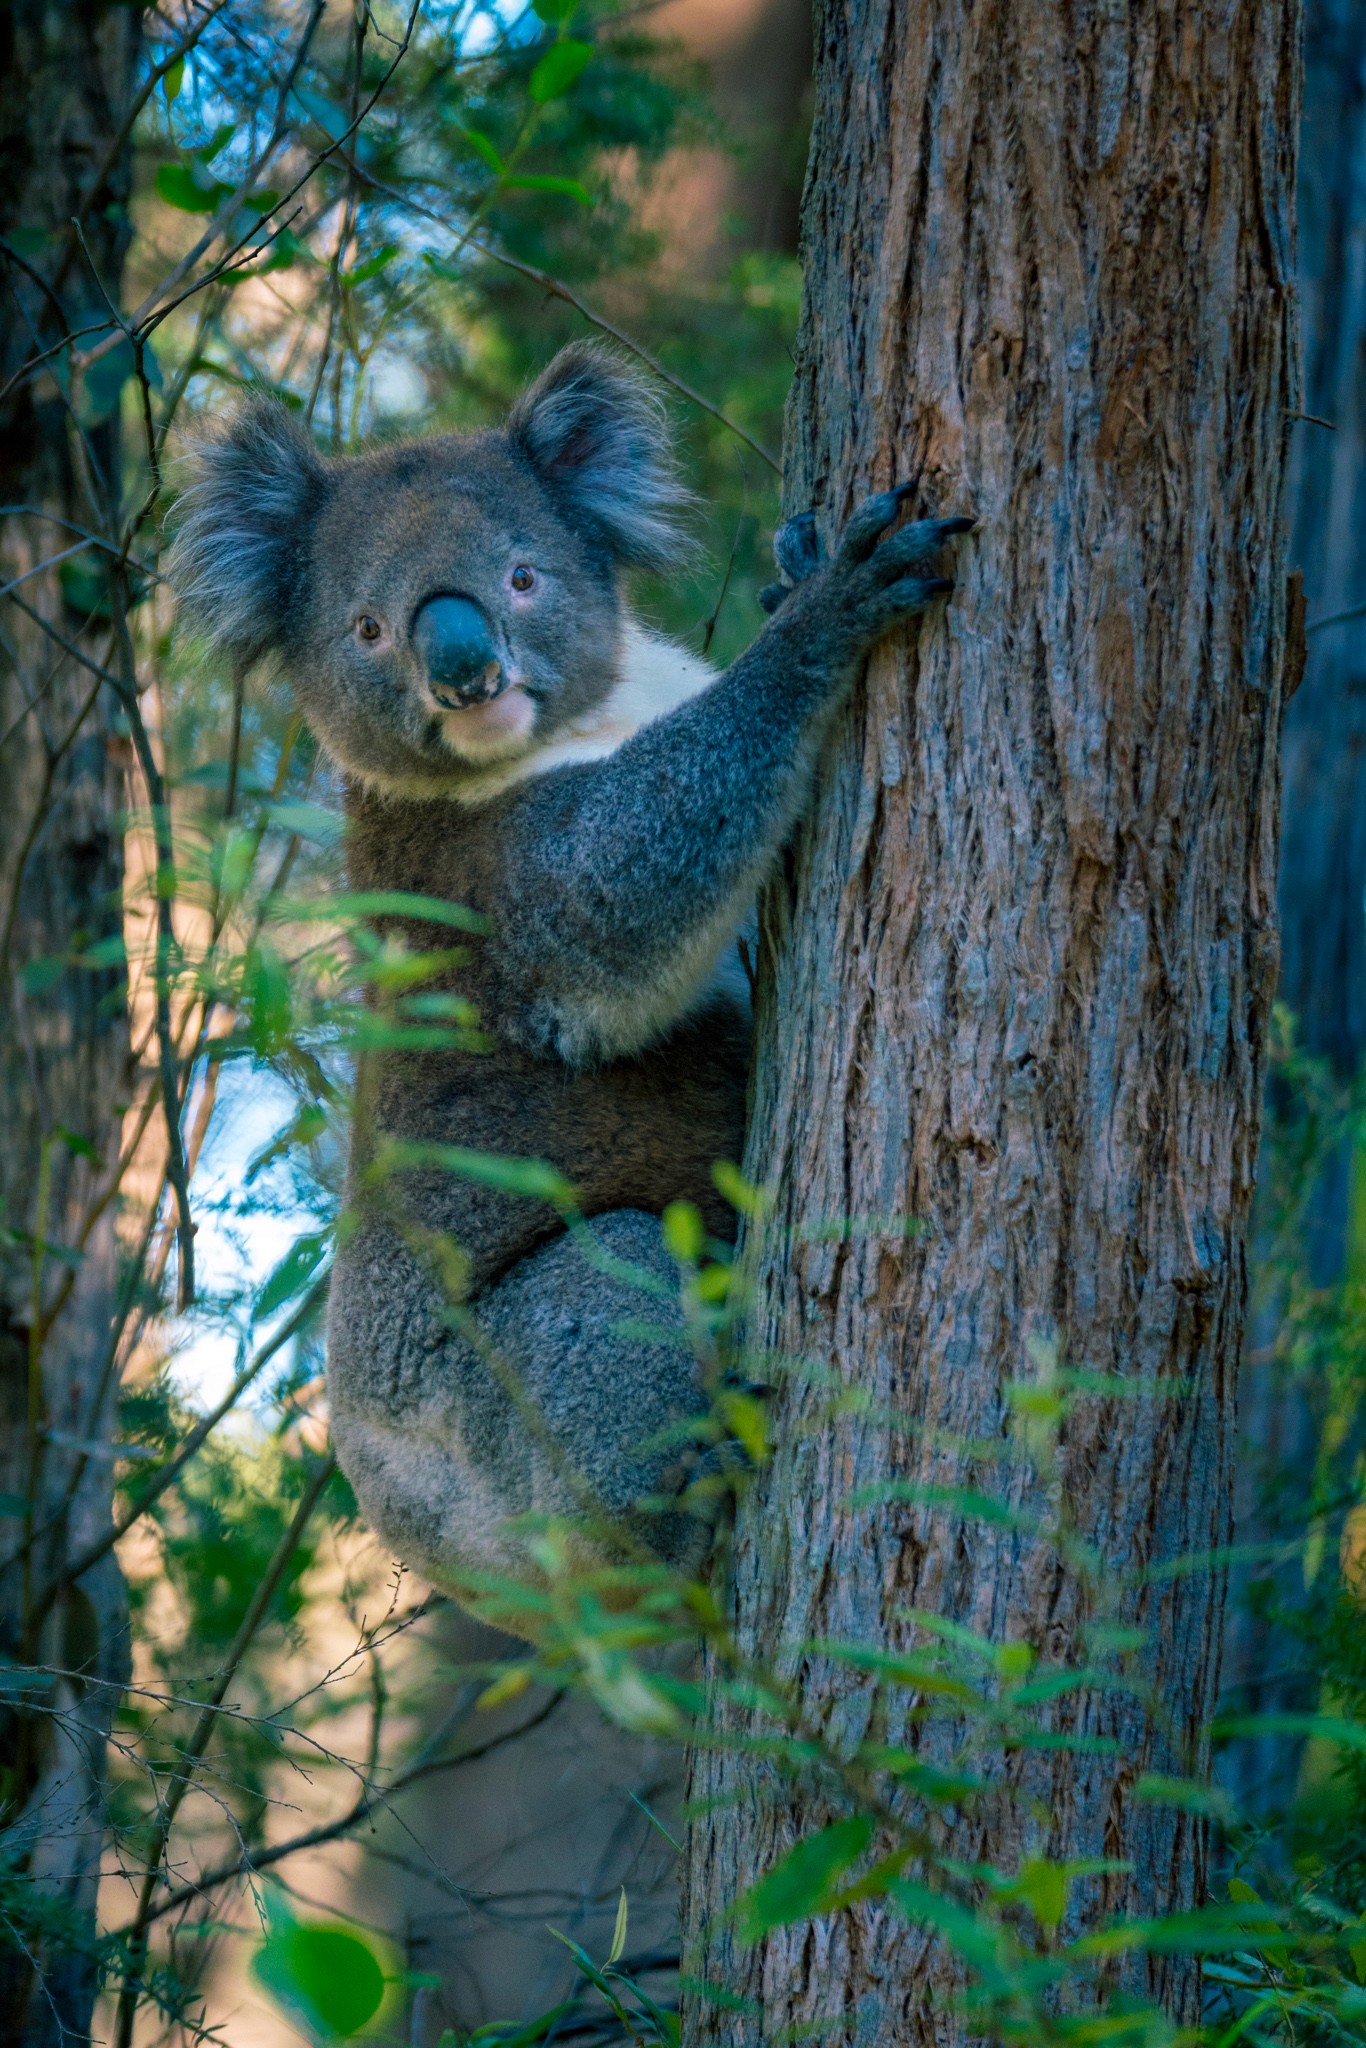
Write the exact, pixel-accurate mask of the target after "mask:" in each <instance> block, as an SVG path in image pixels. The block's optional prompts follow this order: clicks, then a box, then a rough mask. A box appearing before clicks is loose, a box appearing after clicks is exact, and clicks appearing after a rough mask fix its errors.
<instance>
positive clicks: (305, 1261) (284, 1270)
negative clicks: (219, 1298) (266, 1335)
mask: <svg viewBox="0 0 1366 2048" xmlns="http://www.w3.org/2000/svg"><path fill="white" fill-rule="evenodd" d="M331 1241H332V1240H331V1233H330V1232H328V1231H321V1230H320V1231H311V1232H310V1233H309V1234H308V1235H307V1236H306V1237H301V1238H299V1239H297V1240H296V1242H295V1243H294V1244H292V1245H291V1246H290V1248H289V1250H288V1251H287V1252H286V1253H285V1255H284V1257H283V1258H282V1259H281V1261H280V1263H279V1265H278V1266H277V1267H276V1268H275V1271H274V1272H273V1273H272V1274H271V1275H270V1278H269V1279H268V1280H267V1281H266V1282H265V1285H264V1286H263V1287H262V1289H261V1291H260V1293H259V1294H258V1295H257V1297H256V1306H255V1307H254V1309H253V1310H252V1317H253V1320H256V1321H259V1320H260V1319H261V1318H262V1317H263V1316H270V1315H274V1313H275V1311H276V1309H277V1308H283V1306H284V1304H285V1303H286V1302H287V1301H292V1300H293V1299H294V1296H295V1295H296V1294H298V1293H300V1292H301V1291H302V1290H303V1288H304V1287H306V1286H307V1284H308V1282H309V1281H310V1280H311V1279H312V1277H313V1275H314V1273H316V1272H317V1270H318V1267H319V1266H320V1265H321V1263H322V1261H323V1259H324V1257H325V1256H326V1253H327V1248H328V1245H329V1244H330V1243H331Z"/></svg>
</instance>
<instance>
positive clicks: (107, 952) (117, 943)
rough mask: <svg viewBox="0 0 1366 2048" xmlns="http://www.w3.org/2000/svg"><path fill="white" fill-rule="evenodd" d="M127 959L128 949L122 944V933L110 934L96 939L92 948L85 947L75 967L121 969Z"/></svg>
mask: <svg viewBox="0 0 1366 2048" xmlns="http://www.w3.org/2000/svg"><path fill="white" fill-rule="evenodd" d="M127 958H128V949H127V947H126V946H125V945H124V942H123V933H122V932H110V933H109V935H108V937H107V938H103V939H97V940H96V942H95V944H94V945H93V946H87V947H86V949H85V951H84V952H83V953H82V954H81V955H80V958H79V959H78V960H77V962H76V965H77V966H78V967H88V968H92V969H99V968H102V967H122V966H123V964H124V962H125V961H126V959H127Z"/></svg>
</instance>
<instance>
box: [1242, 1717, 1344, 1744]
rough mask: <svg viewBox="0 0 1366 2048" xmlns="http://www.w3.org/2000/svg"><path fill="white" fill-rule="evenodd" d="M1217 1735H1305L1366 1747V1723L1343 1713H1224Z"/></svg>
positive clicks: (1320, 1740) (1321, 1739)
mask: <svg viewBox="0 0 1366 2048" xmlns="http://www.w3.org/2000/svg"><path fill="white" fill-rule="evenodd" d="M1211 1732H1212V1733H1213V1734H1214V1735H1216V1736H1218V1737H1220V1738H1223V1739H1226V1738H1227V1737H1229V1736H1232V1735H1303V1736H1306V1737H1308V1738H1309V1739H1310V1740H1311V1741H1317V1742H1337V1743H1340V1744H1341V1745H1342V1747H1343V1748H1344V1749H1366V1726H1363V1725H1362V1723H1361V1722H1360V1721H1344V1720H1343V1719H1342V1717H1341V1715H1339V1714H1233V1715H1223V1714H1221V1715H1220V1716H1219V1718H1218V1720H1217V1721H1215V1722H1214V1724H1213V1727H1212V1731H1211Z"/></svg>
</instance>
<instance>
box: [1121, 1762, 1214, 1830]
mask: <svg viewBox="0 0 1366 2048" xmlns="http://www.w3.org/2000/svg"><path fill="white" fill-rule="evenodd" d="M1133 1796H1134V1798H1135V1799H1142V1800H1145V1801H1146V1802H1147V1803H1148V1804H1149V1805H1150V1806H1179V1807H1180V1808H1181V1810H1182V1811H1183V1812H1184V1813H1208V1814H1212V1815H1213V1816H1214V1818H1215V1819H1216V1820H1228V1819H1229V1818H1230V1817H1231V1814H1232V1807H1231V1806H1230V1803H1229V1797H1228V1794H1227V1793H1226V1792H1224V1791H1222V1790H1221V1789H1220V1787H1219V1786H1217V1785H1201V1784H1200V1783H1199V1782H1198V1781H1197V1780H1196V1779H1194V1778H1164V1777H1162V1776H1160V1775H1159V1774H1158V1773H1157V1772H1156V1771H1145V1772H1144V1773H1143V1775H1142V1777H1141V1778H1139V1779H1137V1780H1136V1781H1135V1784H1134V1791H1133Z"/></svg>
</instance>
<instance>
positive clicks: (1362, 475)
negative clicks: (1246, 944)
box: [1219, 0, 1366, 1809]
mask: <svg viewBox="0 0 1366 2048" xmlns="http://www.w3.org/2000/svg"><path fill="white" fill-rule="evenodd" d="M1304 60H1305V61H1304V119H1303V122H1302V126H1301V142H1300V165H1299V179H1298V193H1299V222H1300V234H1299V270H1298V274H1299V280H1300V307H1301V316H1300V317H1301V325H1302V331H1303V339H1304V370H1305V376H1304V398H1303V401H1302V404H1303V410H1304V411H1305V412H1307V413H1312V414H1314V415H1316V417H1317V418H1318V419H1323V420H1330V421H1331V422H1332V423H1333V430H1332V431H1330V430H1329V429H1328V428H1326V427H1322V426H1318V425H1315V424H1313V423H1312V422H1310V421H1302V422H1299V423H1297V424H1296V426H1295V428H1294V432H1293V434H1292V437H1291V443H1290V446H1291V462H1290V471H1289V485H1288V489H1289V505H1290V535H1291V552H1290V559H1291V562H1292V564H1293V565H1294V566H1295V567H1296V568H1297V569H1299V570H1300V571H1301V572H1302V574H1303V577H1304V590H1305V598H1306V605H1307V612H1308V620H1309V628H1310V631H1309V635H1308V643H1307V653H1308V660H1307V663H1306V666H1305V672H1304V681H1303V683H1302V685H1301V687H1300V689H1299V691H1298V692H1297V694H1296V695H1295V697H1294V698H1293V699H1292V700H1291V702H1290V704H1289V705H1288V706H1287V709H1286V715H1285V737H1284V743H1283V760H1284V770H1285V797H1284V804H1283V807H1282V816H1283V821H1284V822H1283V833H1282V845H1281V876H1280V907H1281V928H1282V933H1283V944H1282V957H1281V983H1280V994H1281V998H1282V1000H1283V1001H1284V1002H1285V1003H1287V1004H1288V1005H1289V1007H1290V1008H1291V1009H1292V1010H1293V1011H1294V1012H1295V1015H1296V1018H1297V1020H1298V1029H1299V1037H1300V1041H1301V1043H1302V1044H1303V1045H1304V1046H1305V1047H1306V1049H1307V1050H1308V1051H1309V1052H1311V1053H1313V1054H1315V1055H1316V1056H1317V1057H1319V1058H1323V1059H1327V1060H1328V1061H1329V1062H1330V1063H1331V1065H1332V1068H1333V1071H1334V1073H1335V1075H1336V1076H1337V1077H1338V1079H1339V1080H1341V1081H1343V1082H1346V1081H1349V1080H1351V1079H1352V1077H1353V1076H1354V1075H1355V1074H1356V1073H1357V1072H1358V1070H1359V1068H1360V1066H1361V1063H1362V1059H1363V1057H1366V916H1363V912H1362V899H1363V895H1364V894H1366V617H1358V618H1355V619H1343V620H1342V621H1341V622H1340V623H1339V624H1337V625H1327V624H1323V625H1320V626H1317V627H1316V622H1317V621H1327V620H1329V619H1331V618H1335V617H1336V616H1337V615H1338V614H1339V613H1341V612H1344V611H1351V610H1353V609H1355V608H1357V607H1359V606H1363V605H1366V7H1363V6H1362V5H1361V4H1360V0H1308V5H1307V7H1306V11H1305V44H1304ZM1359 1171H1360V1167H1359V1165H1358V1164H1357V1162H1356V1160H1355V1159H1354V1150H1353V1145H1352V1142H1351V1140H1350V1138H1343V1139H1342V1140H1341V1141H1340V1142H1339V1143H1338V1144H1336V1145H1335V1146H1333V1147H1332V1148H1331V1150H1330V1151H1329V1154H1328V1157H1327V1158H1326V1159H1325V1160H1324V1161H1322V1162H1321V1166H1320V1170H1319V1174H1318V1178H1317V1180H1316V1182H1315V1184H1314V1186H1313V1188H1312V1190H1311V1191H1310V1193H1309V1199H1308V1202H1307V1204H1306V1209H1305V1216H1304V1226H1303V1227H1304V1231H1305V1237H1306V1242H1305V1247H1304V1250H1305V1255H1306V1261H1307V1265H1308V1276H1309V1279H1310V1282H1311V1284H1313V1285H1315V1286H1318V1287H1331V1286H1333V1285H1334V1284H1335V1283H1337V1282H1338V1281H1340V1280H1342V1279H1343V1278H1344V1276H1345V1271H1346V1267H1347V1262H1348V1258H1349V1247H1348V1236H1349V1230H1350V1227H1351V1217H1352V1214H1353V1202H1352V1183H1353V1175H1354V1173H1355V1172H1359ZM1361 1249H1366V1248H1361ZM1357 1256H1358V1257H1360V1249H1359V1250H1358V1254H1357ZM1283 1311H1284V1302H1283V1300H1282V1299H1281V1298H1279V1297H1278V1296H1277V1295H1274V1294H1273V1295H1272V1296H1271V1298H1269V1299H1268V1301H1267V1302H1266V1304H1265V1308H1264V1310H1263V1312H1262V1313H1261V1314H1259V1315H1258V1317H1257V1318H1256V1322H1255V1324H1254V1328H1253V1332H1252V1342H1251V1346H1250V1353H1251V1355H1250V1357H1249V1360H1248V1363H1247V1365H1246V1366H1245V1368H1244V1374H1243V1393H1242V1399H1241V1402H1240V1417H1239V1439H1240V1441H1239V1452H1238V1461H1237V1462H1238V1497H1237V1508H1236V1531H1237V1538H1238V1543H1239V1546H1240V1547H1242V1546H1250V1547H1257V1548H1258V1549H1259V1550H1260V1549H1261V1546H1265V1545H1267V1544H1270V1543H1277V1542H1285V1541H1286V1540H1289V1542H1290V1543H1292V1544H1294V1543H1295V1541H1296V1539H1297V1538H1302V1537H1303V1535H1304V1523H1305V1511H1306V1497H1305V1484H1304V1481H1305V1475H1306V1474H1307V1473H1308V1472H1309V1471H1311V1470H1312V1469H1313V1466H1314V1462H1315V1458H1316V1455H1317V1452H1318V1439H1319V1426H1320V1425H1319V1418H1318V1417H1317V1416H1316V1414H1315V1400H1316V1397H1318V1396H1320V1395H1321V1392H1322V1389H1321V1387H1319V1386H1316V1385H1314V1384H1313V1382H1312V1378H1306V1375H1305V1371H1304V1368H1303V1367H1301V1369H1300V1370H1299V1371H1298V1372H1297V1371H1295V1370H1293V1369H1292V1368H1291V1367H1289V1366H1288V1365H1287V1363H1286V1361H1285V1359H1284V1358H1283V1357H1281V1356H1279V1355H1277V1352H1276V1349H1275V1337H1276V1329H1277V1324H1278V1322H1279V1320H1280V1318H1281V1315H1282V1314H1283ZM1312 1371H1313V1368H1312V1367H1311V1368H1310V1373H1311V1375H1312ZM1303 1597H1304V1578H1303V1564H1302V1559H1301V1557H1300V1556H1299V1555H1298V1554H1297V1555H1295V1556H1293V1557H1291V1558H1290V1559H1289V1560H1288V1561H1286V1562H1285V1563H1284V1564H1282V1565H1279V1566H1276V1567H1274V1568H1269V1567H1268V1564H1267V1562H1266V1558H1265V1554H1264V1553H1263V1554H1261V1555H1258V1556H1255V1557H1251V1558H1250V1559H1249V1560H1248V1561H1246V1562H1239V1563H1236V1564H1235V1566H1234V1569H1233V1573H1232V1580H1231V1584H1230V1589H1229V1624H1228V1630H1227V1639H1226V1647H1225V1685H1226V1692H1227V1697H1228V1700H1229V1703H1230V1704H1231V1705H1232V1706H1235V1707H1236V1708H1237V1709H1238V1710H1239V1711H1240V1712H1244V1713H1279V1712H1285V1711H1294V1710H1300V1711H1303V1710H1306V1709H1308V1708H1312V1707H1313V1705H1314V1704H1315V1699H1316V1693H1317V1685H1318V1681H1317V1678H1316V1676H1315V1674H1314V1672H1313V1671H1312V1670H1311V1669H1310V1668H1309V1660H1307V1659H1306V1656H1305V1650H1304V1644H1303V1642H1302V1641H1301V1640H1300V1639H1299V1637H1298V1636H1296V1635H1294V1634H1292V1633H1291V1632H1290V1631H1289V1630H1287V1629H1285V1628H1283V1627H1280V1626H1277V1625H1276V1624H1275V1623H1274V1622H1273V1621H1272V1620H1271V1619H1269V1618H1268V1614H1267V1611H1266V1610H1267V1607H1268V1604H1270V1605H1271V1606H1273V1607H1274V1606H1275V1605H1277V1604H1281V1603H1287V1604H1288V1605H1289V1606H1290V1607H1291V1608H1293V1607H1294V1606H1295V1605H1296V1604H1297V1603H1298V1602H1299V1601H1301V1600H1302V1599H1303ZM1302 1750H1303V1744H1302V1743H1301V1742H1300V1741H1299V1740H1297V1739H1296V1738H1294V1737H1290V1736H1285V1735H1262V1736H1259V1737H1258V1738H1257V1739H1256V1740H1255V1741H1251V1742H1242V1743H1238V1744H1235V1745H1234V1746H1233V1747H1232V1748H1230V1749H1229V1750H1228V1751H1226V1752H1225V1753H1224V1755H1223V1756H1222V1757H1221V1759H1220V1765H1219V1775H1220V1779H1221V1782H1222V1783H1223V1784H1224V1785H1225V1786H1226V1787H1227V1789H1228V1790H1229V1791H1230V1792H1231V1793H1232V1794H1233V1796H1234V1797H1235V1798H1236V1799H1237V1800H1238V1801H1239V1803H1240V1804H1242V1805H1247V1806H1251V1807H1253V1808H1255V1809H1275V1808H1281V1807H1284V1806H1285V1805H1286V1803H1287V1802H1288V1801H1289V1800H1290V1799H1291V1798H1293V1796H1294V1793H1295V1788H1296V1782H1297V1779H1298V1774H1299V1765H1300V1757H1301V1753H1302Z"/></svg>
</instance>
